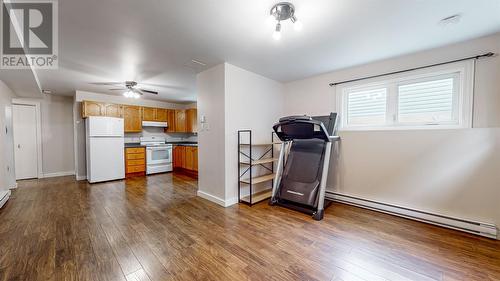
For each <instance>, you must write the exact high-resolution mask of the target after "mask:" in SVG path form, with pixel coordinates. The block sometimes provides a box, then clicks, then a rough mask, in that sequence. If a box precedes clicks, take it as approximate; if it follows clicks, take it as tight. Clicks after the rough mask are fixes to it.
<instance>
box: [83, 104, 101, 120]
mask: <svg viewBox="0 0 500 281" xmlns="http://www.w3.org/2000/svg"><path fill="white" fill-rule="evenodd" d="M89 116H104V109H103V104H102V103H100V102H95V101H83V102H82V118H87V117H89Z"/></svg>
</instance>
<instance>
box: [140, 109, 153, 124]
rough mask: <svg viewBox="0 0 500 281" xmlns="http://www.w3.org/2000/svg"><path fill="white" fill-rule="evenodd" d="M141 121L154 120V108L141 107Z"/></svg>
mask: <svg viewBox="0 0 500 281" xmlns="http://www.w3.org/2000/svg"><path fill="white" fill-rule="evenodd" d="M142 120H143V121H156V108H152V107H143V108H142Z"/></svg>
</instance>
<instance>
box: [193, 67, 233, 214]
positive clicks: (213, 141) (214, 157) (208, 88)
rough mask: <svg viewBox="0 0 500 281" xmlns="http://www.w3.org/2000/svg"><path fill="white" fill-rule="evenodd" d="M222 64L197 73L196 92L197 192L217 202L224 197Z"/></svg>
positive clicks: (222, 203)
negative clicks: (201, 120)
mask: <svg viewBox="0 0 500 281" xmlns="http://www.w3.org/2000/svg"><path fill="white" fill-rule="evenodd" d="M225 67H226V66H225V64H220V65H217V66H215V67H212V68H210V69H208V70H205V71H203V72H201V73H199V74H198V75H197V77H196V89H197V93H198V119H200V118H203V116H204V118H205V119H206V123H205V124H199V125H198V194H199V195H200V196H203V197H205V198H207V199H209V200H212V201H215V202H217V203H218V204H221V205H224V201H225V173H226V170H225V153H226V149H225V148H226V147H225V137H224V136H225V113H224V103H225V82H224V79H225Z"/></svg>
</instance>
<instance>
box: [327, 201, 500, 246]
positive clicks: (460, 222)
mask: <svg viewBox="0 0 500 281" xmlns="http://www.w3.org/2000/svg"><path fill="white" fill-rule="evenodd" d="M326 197H327V198H328V199H331V200H334V201H337V202H340V203H345V204H349V205H353V206H357V207H361V208H365V209H370V210H374V211H378V212H382V213H387V214H391V215H395V216H400V217H404V218H408V219H412V220H417V221H421V222H425V223H429V224H433V225H438V226H442V227H446V228H451V229H455V230H459V231H464V232H468V233H472V234H476V235H480V236H484V237H488V238H493V239H497V238H498V236H497V235H498V229H497V227H496V226H495V225H493V224H489V223H482V222H475V221H469V220H464V219H459V218H453V217H448V216H443V215H438V214H432V213H428V212H423V211H419V210H414V209H410V208H406V207H401V206H396V205H391V204H386V203H380V202H376V201H372V200H367V199H363V198H357V197H353V196H349V195H343V194H339V193H334V192H330V191H327V192H326Z"/></svg>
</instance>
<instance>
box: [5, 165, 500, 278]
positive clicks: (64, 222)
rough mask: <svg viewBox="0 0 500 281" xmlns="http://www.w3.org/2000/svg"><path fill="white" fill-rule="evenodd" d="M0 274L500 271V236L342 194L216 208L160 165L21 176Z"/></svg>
mask: <svg viewBox="0 0 500 281" xmlns="http://www.w3.org/2000/svg"><path fill="white" fill-rule="evenodd" d="M0 221H1V223H0V243H1V245H0V280H2V281H3V280H95V281H97V280H366V281H372V280H398V281H399V280H447V281H448V280H500V242H499V241H494V240H489V239H486V238H480V237H476V236H473V235H468V234H464V233H460V232H456V231H452V230H447V229H442V228H439V227H435V226H431V225H426V224H422V223H418V222H414V221H410V220H406V219H402V218H398V217H393V216H389V215H385V214H380V213H376V212H372V211H368V210H364V209H359V208H355V207H351V206H346V205H341V204H333V205H332V206H331V207H330V208H329V209H327V211H326V214H325V219H324V220H323V221H321V222H317V221H314V220H312V219H311V218H310V217H309V216H307V215H304V214H301V213H297V212H293V211H290V210H287V209H283V208H280V207H269V206H267V204H266V203H265V202H264V203H260V204H258V205H256V206H253V207H248V206H246V205H236V206H233V207H230V208H226V209H224V208H222V207H219V206H218V205H215V204H213V203H211V202H208V201H205V200H203V199H201V198H198V197H196V181H194V180H192V179H190V178H188V177H185V176H181V175H172V174H163V175H157V176H152V177H148V178H136V179H128V180H126V181H117V182H110V183H103V184H95V185H89V184H87V183H86V182H76V181H74V180H73V178H71V177H63V178H54V179H43V180H31V181H24V182H21V183H20V184H19V188H18V189H17V190H15V191H14V192H13V196H12V198H11V200H10V201H9V202H8V203H7V205H6V206H5V208H3V209H2V210H0Z"/></svg>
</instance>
